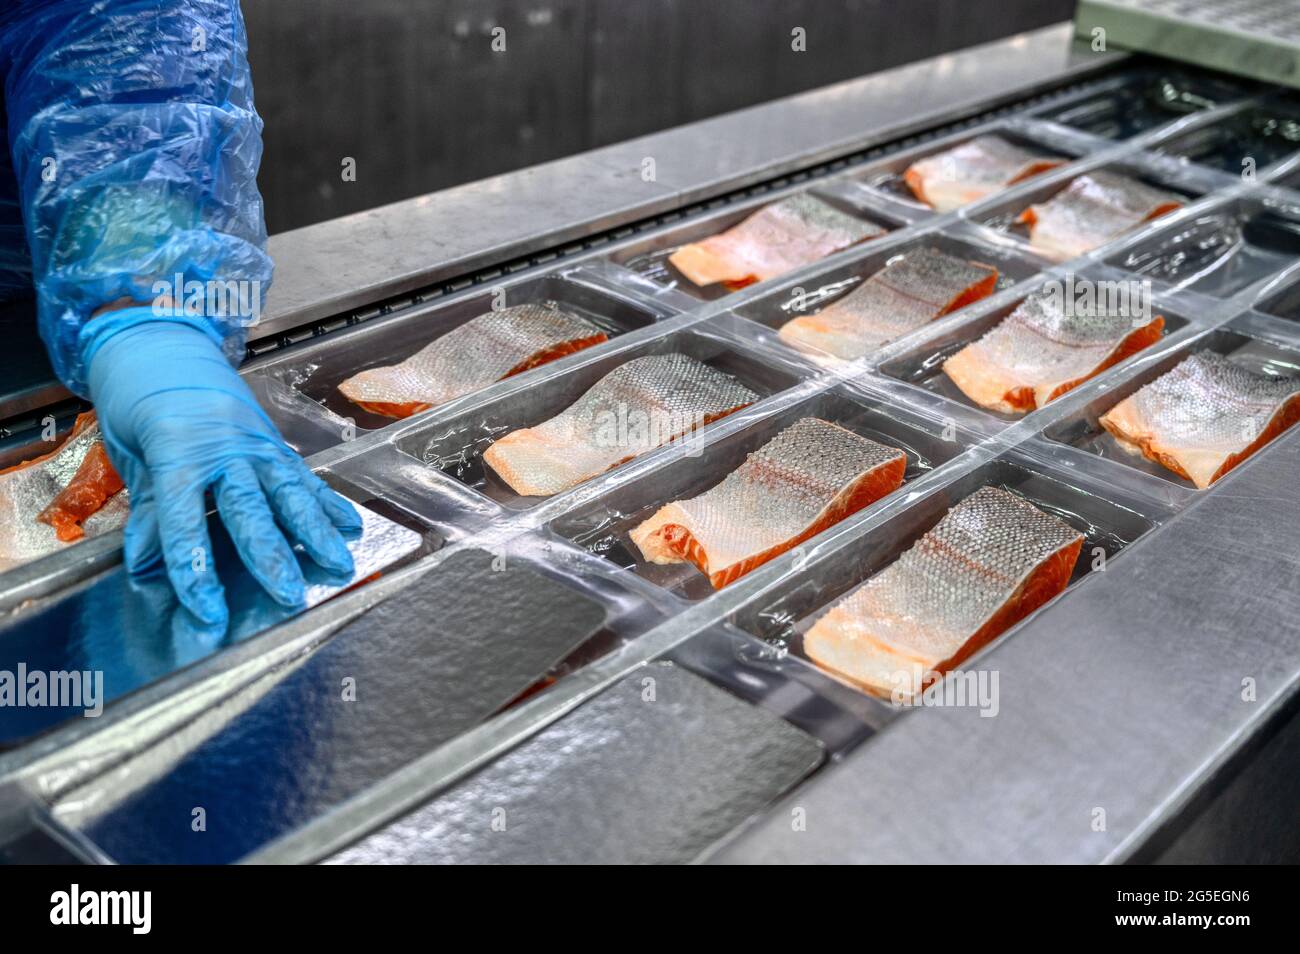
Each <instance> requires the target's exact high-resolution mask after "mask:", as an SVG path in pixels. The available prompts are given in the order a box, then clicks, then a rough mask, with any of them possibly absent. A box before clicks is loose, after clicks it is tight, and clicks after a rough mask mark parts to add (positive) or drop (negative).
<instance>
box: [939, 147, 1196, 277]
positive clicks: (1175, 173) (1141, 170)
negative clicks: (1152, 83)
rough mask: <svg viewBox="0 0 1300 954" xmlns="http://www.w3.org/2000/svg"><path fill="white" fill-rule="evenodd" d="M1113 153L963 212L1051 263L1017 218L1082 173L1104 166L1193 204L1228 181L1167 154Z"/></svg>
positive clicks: (1037, 179) (1043, 177) (1141, 229)
mask: <svg viewBox="0 0 1300 954" xmlns="http://www.w3.org/2000/svg"><path fill="white" fill-rule="evenodd" d="M1107 155H1110V154H1109V153H1102V154H1099V155H1098V157H1095V158H1093V159H1090V160H1086V161H1081V162H1078V163H1073V164H1071V165H1069V166H1065V167H1063V168H1060V169H1054V170H1052V171H1051V172H1048V173H1044V174H1043V175H1041V176H1037V177H1035V178H1033V179H1030V180H1028V181H1026V182H1024V183H1021V184H1020V185H1018V186H1016V187H1015V188H1013V189H1010V190H1008V191H1007V192H1006V193H1003V194H1002V195H1001V196H994V197H992V198H989V199H985V200H984V201H982V202H978V203H975V204H973V205H971V206H968V207H967V208H965V209H963V210H962V212H961V215H962V216H963V217H964V218H965V219H967V220H968V221H970V222H971V223H973V224H974V225H977V226H979V227H981V228H984V229H988V230H989V231H991V232H994V233H996V234H999V235H1001V236H1005V237H1007V238H1010V239H1012V240H1014V241H1015V242H1016V243H1017V244H1019V245H1021V246H1022V247H1023V248H1024V250H1025V252H1026V253H1027V254H1030V255H1034V256H1037V257H1039V258H1042V259H1043V260H1044V261H1049V262H1050V261H1051V259H1050V258H1048V257H1047V256H1044V255H1042V254H1041V253H1040V252H1038V251H1037V250H1036V249H1034V248H1033V246H1031V245H1030V244H1029V229H1028V227H1027V226H1025V225H1023V224H1021V223H1018V222H1017V221H1016V220H1017V219H1018V218H1019V217H1020V215H1021V213H1023V212H1024V211H1025V210H1026V209H1028V208H1029V207H1030V206H1031V205H1041V204H1042V203H1044V202H1047V201H1048V200H1049V199H1051V198H1052V197H1053V196H1055V195H1056V194H1057V193H1059V192H1061V191H1062V190H1064V189H1065V188H1066V187H1067V186H1069V185H1070V183H1071V182H1073V181H1074V180H1075V179H1077V178H1078V177H1079V176H1081V175H1086V174H1088V173H1091V172H1096V171H1101V170H1104V171H1107V172H1112V173H1115V174H1118V175H1123V176H1128V177H1129V178H1132V179H1136V180H1138V181H1139V182H1143V183H1145V184H1146V185H1149V186H1152V187H1153V188H1156V189H1161V190H1164V191H1166V192H1172V193H1175V194H1178V195H1182V196H1184V197H1185V199H1186V202H1187V204H1188V205H1190V204H1192V203H1193V202H1195V201H1196V200H1197V199H1199V198H1200V197H1201V196H1203V195H1204V194H1205V193H1206V192H1208V191H1210V190H1211V189H1213V188H1214V187H1215V186H1216V185H1222V177H1221V176H1220V175H1219V174H1218V173H1210V172H1207V171H1205V170H1199V169H1196V168H1195V167H1192V166H1188V165H1186V164H1183V163H1179V162H1177V161H1175V160H1172V159H1169V158H1167V157H1156V156H1150V155H1146V154H1142V153H1131V154H1129V155H1127V156H1125V157H1124V158H1111V159H1106V158H1104V157H1105V156H1107ZM1145 230H1146V226H1145V225H1138V226H1137V227H1136V228H1134V229H1133V230H1131V231H1130V232H1128V233H1125V234H1124V235H1119V236H1115V237H1114V238H1113V239H1111V240H1110V241H1109V242H1107V243H1105V244H1104V245H1102V246H1099V247H1098V248H1095V249H1092V250H1090V251H1089V252H1088V253H1086V254H1087V255H1088V256H1089V257H1091V256H1093V255H1096V254H1099V253H1100V252H1102V251H1104V250H1106V249H1107V248H1109V247H1111V246H1113V245H1114V244H1115V243H1117V242H1121V241H1123V240H1124V239H1126V238H1129V237H1131V236H1132V235H1135V234H1141V233H1143V232H1145Z"/></svg>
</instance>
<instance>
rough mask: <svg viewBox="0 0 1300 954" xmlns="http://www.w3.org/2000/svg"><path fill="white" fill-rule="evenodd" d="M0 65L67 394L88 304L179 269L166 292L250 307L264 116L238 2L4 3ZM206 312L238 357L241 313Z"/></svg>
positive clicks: (37, 273) (82, 365)
mask: <svg viewBox="0 0 1300 954" xmlns="http://www.w3.org/2000/svg"><path fill="white" fill-rule="evenodd" d="M0 73H3V76H4V94H5V96H4V98H5V112H6V113H7V115H8V134H9V146H10V152H11V156H12V160H13V167H14V172H15V175H16V178H17V183H18V194H19V197H20V200H21V205H22V213H23V222H24V224H25V226H26V233H27V243H28V246H29V247H30V251H31V258H32V277H33V283H34V285H35V287H36V291H37V297H38V312H39V316H40V331H41V337H42V338H43V339H44V340H45V344H46V347H47V348H48V349H49V352H50V358H51V361H52V363H53V365H54V370H55V372H56V373H57V374H58V376H59V378H60V379H61V380H62V381H63V382H64V383H65V384H66V385H67V386H68V387H69V389H71V390H72V391H74V392H75V393H77V394H81V395H86V393H87V388H86V374H87V371H86V357H85V356H84V355H83V353H82V352H83V329H84V328H85V325H86V323H87V322H88V321H89V320H90V317H91V315H92V314H93V313H94V312H95V310H96V309H97V308H99V307H100V306H102V305H104V304H107V303H109V302H114V301H117V300H119V299H123V298H126V299H130V300H133V301H137V302H146V303H147V302H154V301H155V300H157V299H158V297H159V295H160V294H162V293H163V289H162V285H160V284H159V283H166V287H167V289H171V288H172V287H173V286H174V284H175V279H176V276H177V275H180V276H182V278H183V281H184V282H185V283H187V284H186V285H185V286H182V288H181V289H177V291H178V292H182V291H183V289H184V288H193V287H201V286H202V285H205V284H208V283H211V282H220V283H225V284H228V285H229V284H233V283H240V288H241V290H242V291H243V292H244V293H245V294H246V295H247V294H251V295H253V296H255V298H256V301H255V305H254V307H253V309H252V310H253V311H254V312H255V313H256V314H260V313H261V300H262V296H263V295H264V294H265V291H266V288H267V287H268V286H269V284H270V279H271V261H270V259H269V258H268V257H267V255H266V225H265V222H264V220H263V217H262V200H261V196H260V195H259V194H258V191H257V182H256V178H257V168H258V164H259V162H260V160H261V154H262V141H261V130H262V121H261V119H260V118H258V115H257V113H256V111H255V110H254V108H253V90H252V84H251V81H250V77H249V69H248V59H247V55H246V37H245V33H244V22H243V17H242V16H241V14H240V11H239V4H238V2H237V0H112V2H104V0H99V2H90V0H7V4H6V6H5V8H4V9H3V11H0ZM173 297H174V296H173ZM208 300H209V301H210V300H211V298H209V299H208ZM218 312H219V313H212V310H211V309H207V310H204V312H203V314H202V319H201V321H202V323H203V325H204V330H205V331H207V333H208V334H209V335H210V336H211V337H213V338H214V339H216V340H217V341H219V342H220V343H221V344H222V348H223V351H224V353H225V354H226V356H227V358H229V359H230V360H231V361H232V362H234V361H238V360H239V358H240V357H242V353H243V344H244V339H245V337H246V328H245V326H246V325H247V324H248V314H247V313H244V314H239V313H235V312H234V311H233V310H228V309H224V308H223V309H218Z"/></svg>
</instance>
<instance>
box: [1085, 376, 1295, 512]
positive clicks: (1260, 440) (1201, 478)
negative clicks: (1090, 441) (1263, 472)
mask: <svg viewBox="0 0 1300 954" xmlns="http://www.w3.org/2000/svg"><path fill="white" fill-rule="evenodd" d="M1298 420H1300V380H1298V379H1296V378H1275V377H1269V376H1267V375H1263V374H1256V373H1254V372H1252V371H1250V370H1248V369H1246V368H1243V367H1242V366H1241V365H1239V364H1237V363H1236V362H1234V361H1232V360H1230V359H1228V358H1226V357H1224V356H1223V355H1221V354H1219V353H1217V352H1214V351H1202V352H1199V353H1197V354H1194V355H1191V356H1190V357H1188V358H1186V359H1185V360H1183V361H1182V362H1181V363H1180V364H1179V365H1178V366H1177V367H1175V368H1174V369H1173V370H1172V371H1169V372H1168V373H1166V374H1163V375H1161V376H1160V377H1158V378H1156V379H1155V380H1154V381H1152V382H1151V383H1150V384H1147V385H1146V386H1145V387H1142V388H1140V389H1139V390H1137V391H1136V392H1134V393H1133V394H1131V395H1130V396H1129V397H1127V398H1125V399H1124V400H1123V401H1120V402H1119V403H1118V404H1116V405H1115V406H1114V407H1113V408H1111V409H1110V410H1109V411H1107V412H1106V413H1105V414H1104V415H1102V417H1101V425H1102V426H1103V427H1105V428H1106V430H1108V431H1109V432H1110V433H1111V434H1113V435H1114V436H1115V438H1116V439H1117V440H1118V441H1119V442H1120V444H1121V446H1123V447H1125V448H1126V449H1128V450H1131V451H1134V452H1136V453H1141V454H1142V455H1143V456H1145V457H1147V458H1148V459H1149V460H1153V461H1155V462H1156V463H1158V464H1162V465H1164V466H1165V467H1167V468H1169V469H1170V470H1172V471H1173V472H1174V473H1175V474H1177V475H1178V476H1180V477H1182V478H1184V479H1185V480H1190V481H1191V482H1192V483H1194V484H1195V485H1196V486H1197V487H1199V488H1201V489H1204V488H1206V487H1208V486H1210V485H1211V484H1212V483H1214V482H1215V481H1216V480H1218V479H1219V478H1220V477H1222V476H1223V475H1224V474H1226V473H1227V472H1228V471H1230V470H1232V468H1234V467H1236V466H1237V465H1238V464H1240V463H1241V462H1242V461H1244V460H1245V459H1246V458H1248V457H1249V456H1250V455H1251V454H1253V453H1255V452H1256V451H1257V450H1259V449H1260V448H1261V447H1263V446H1264V445H1265V444H1267V443H1268V442H1269V441H1271V440H1272V439H1273V438H1275V437H1277V436H1278V435H1279V434H1281V433H1282V432H1283V431H1285V430H1286V429H1287V428H1288V427H1291V426H1292V425H1293V424H1295V423H1296V421H1298Z"/></svg>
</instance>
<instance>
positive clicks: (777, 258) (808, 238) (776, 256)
mask: <svg viewBox="0 0 1300 954" xmlns="http://www.w3.org/2000/svg"><path fill="white" fill-rule="evenodd" d="M884 233H885V230H884V229H882V228H881V227H880V226H878V225H876V224H875V223H873V222H867V221H865V220H863V219H857V218H854V217H853V216H851V215H847V214H845V213H844V212H841V211H840V210H839V209H837V208H835V207H834V206H832V205H828V204H827V203H825V202H823V201H821V200H820V199H818V198H816V197H814V196H811V195H808V194H806V193H804V194H800V195H793V196H790V197H789V198H788V199H782V200H781V201H780V202H774V203H772V204H771V205H768V206H764V207H763V208H761V209H759V210H758V211H757V212H755V213H754V214H753V215H751V216H749V218H747V219H745V220H744V221H743V222H741V223H740V224H739V225H736V226H733V227H732V228H729V229H727V230H726V231H725V232H722V233H720V234H718V235H713V236H710V237H709V238H706V239H703V240H702V241H699V242H693V243H691V244H690V245H684V246H682V247H681V248H679V249H678V250H677V251H675V252H673V253H672V254H671V255H670V256H668V261H669V262H671V263H672V265H673V267H674V268H676V269H677V270H678V271H679V272H681V273H682V274H683V275H685V276H686V277H687V278H689V279H690V280H691V281H692V282H694V283H695V284H696V285H699V286H705V285H714V284H717V283H718V282H723V283H725V284H726V285H727V287H729V288H733V289H734V288H743V287H744V286H745V285H749V284H751V283H753V282H761V281H764V280H765V279H768V278H773V277H774V276H776V275H781V274H784V273H785V272H788V271H790V270H791V269H795V268H798V267H799V266H801V265H807V264H808V263H809V262H815V261H817V260H818V259H821V258H825V257H826V256H827V255H830V254H831V253H832V252H838V251H840V250H841V249H845V248H848V247H849V246H850V245H856V244H857V243H858V242H861V241H863V240H865V239H869V238H875V237H877V236H879V235H883V234H884Z"/></svg>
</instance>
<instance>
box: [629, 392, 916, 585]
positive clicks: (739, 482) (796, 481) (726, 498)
mask: <svg viewBox="0 0 1300 954" xmlns="http://www.w3.org/2000/svg"><path fill="white" fill-rule="evenodd" d="M906 467H907V457H906V455H905V454H904V453H903V452H902V451H901V450H898V449H897V448H894V447H886V446H885V445H884V444H878V443H876V442H875V441H872V440H868V439H867V438H865V437H860V436H859V435H857V434H854V433H853V432H852V431H849V430H846V429H844V428H842V427H840V426H839V425H837V424H831V423H829V422H828V421H823V420H819V419H817V418H815V417H805V418H803V419H802V420H800V421H797V422H795V423H794V424H792V425H790V426H789V427H787V428H786V429H785V430H783V431H782V432H781V433H780V434H778V435H777V436H776V437H774V438H772V440H770V441H769V442H768V443H767V444H765V445H763V447H761V448H759V449H758V450H757V451H755V452H754V453H752V454H750V455H749V456H748V457H747V458H745V462H744V463H743V464H741V465H740V466H739V467H738V468H736V469H735V470H734V471H732V472H731V473H730V474H729V475H728V476H727V477H726V478H725V479H724V480H723V481H722V482H721V483H719V484H717V485H716V486H715V487H713V488H712V489H710V490H708V491H706V492H704V493H703V494H701V495H700V496H698V497H693V498H691V499H690V500H678V501H676V502H674V503H670V504H668V505H667V506H664V507H662V508H660V510H659V511H658V513H656V514H655V515H654V516H653V517H651V518H650V519H649V520H647V521H645V522H644V523H642V524H641V525H640V526H639V527H637V528H636V529H635V530H633V531H632V532H631V534H630V536H631V537H632V542H633V543H635V544H636V545H637V547H638V548H639V549H640V550H641V554H642V556H644V557H645V559H647V560H649V561H650V562H651V563H681V562H683V561H689V562H691V563H693V564H695V566H696V567H698V568H699V570H700V572H702V573H704V574H706V575H707V576H708V578H709V582H710V583H712V584H713V586H714V588H715V589H721V588H722V587H724V586H726V585H727V584H728V583H731V582H732V581H734V580H737V579H739V578H740V577H742V576H744V575H745V574H746V573H748V572H749V571H750V570H753V569H755V568H756V567H759V566H762V565H763V564H764V563H766V562H767V561H768V560H771V559H774V558H775V557H778V556H780V555H781V554H782V553H784V552H785V551H786V550H789V549H790V548H791V547H795V546H798V545H799V544H800V543H803V542H804V541H805V540H809V539H811V538H812V537H815V536H816V535H817V534H819V533H821V532H822V531H823V530H825V529H826V528H827V527H829V526H831V525H832V524H834V523H838V522H839V521H840V520H843V519H844V518H845V517H847V516H849V515H850V514H852V513H856V512H857V511H859V510H861V509H862V508H863V507H865V506H867V505H868V504H871V503H874V502H875V501H877V500H879V499H880V498H881V497H883V496H885V494H889V493H893V492H894V491H895V490H897V489H898V488H899V487H900V486H902V483H903V471H904V470H905V469H906Z"/></svg>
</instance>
